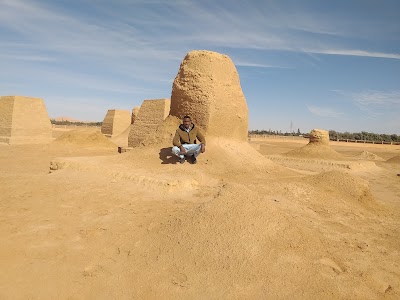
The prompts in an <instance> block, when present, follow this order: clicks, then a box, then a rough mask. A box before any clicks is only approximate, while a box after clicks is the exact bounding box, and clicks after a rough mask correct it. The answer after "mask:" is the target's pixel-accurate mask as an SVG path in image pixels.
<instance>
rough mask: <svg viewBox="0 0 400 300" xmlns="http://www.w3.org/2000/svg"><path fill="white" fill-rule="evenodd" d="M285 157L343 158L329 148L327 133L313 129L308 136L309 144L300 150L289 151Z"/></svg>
mask: <svg viewBox="0 0 400 300" xmlns="http://www.w3.org/2000/svg"><path fill="white" fill-rule="evenodd" d="M285 156H289V157H296V158H313V159H314V158H315V159H328V160H329V159H335V160H342V159H344V158H343V156H342V155H341V154H340V153H338V152H336V151H335V150H333V149H332V148H331V147H330V146H329V132H328V131H327V130H323V129H313V130H311V132H310V134H309V143H308V144H307V145H305V146H303V147H301V148H298V149H294V150H291V151H289V152H287V153H286V154H285Z"/></svg>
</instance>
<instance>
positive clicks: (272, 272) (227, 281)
mask: <svg viewBox="0 0 400 300" xmlns="http://www.w3.org/2000/svg"><path fill="white" fill-rule="evenodd" d="M298 225H299V224H298ZM140 248H141V249H146V250H145V251H144V252H142V251H140V250H139V249H138V250H139V251H138V252H137V253H135V265H136V266H137V268H138V269H139V268H140V269H141V270H143V274H142V275H143V276H141V278H136V280H138V282H136V284H137V285H138V286H141V289H140V290H138V295H137V296H138V297H139V298H143V296H144V295H147V296H150V295H151V296H154V297H155V296H156V295H164V296H165V297H166V298H177V296H183V297H184V298H193V297H195V296H196V293H198V291H199V290H202V297H203V298H207V299H222V298H223V299H229V298H241V297H245V298H249V299H250V298H253V299H254V298H262V295H264V296H265V293H266V292H267V291H268V293H267V294H268V295H269V296H270V297H272V298H273V296H275V297H276V296H278V295H279V297H281V298H285V296H286V297H289V296H294V294H292V293H293V291H286V292H285V291H284V290H281V289H280V288H278V286H279V285H280V284H279V282H283V281H284V282H286V284H287V285H290V284H291V282H293V281H297V284H299V281H301V283H302V284H301V285H302V286H303V287H304V291H306V293H309V296H311V295H313V293H315V292H317V291H318V292H321V290H322V288H323V287H324V288H326V287H327V286H326V284H327V282H328V280H326V279H325V280H324V279H323V278H321V280H324V281H325V282H326V283H325V285H321V284H319V285H315V284H314V281H315V280H316V279H317V278H318V279H320V276H317V275H318V274H317V268H318V263H316V264H314V263H313V261H318V259H319V258H321V257H320V253H321V252H322V249H323V245H322V243H321V241H319V240H318V238H316V237H314V234H313V232H312V230H310V229H308V228H304V229H300V226H297V225H296V221H293V220H290V219H288V218H287V216H285V214H284V213H283V212H282V211H280V210H279V208H278V207H277V206H276V205H275V206H274V205H273V204H272V203H271V202H270V201H266V199H263V198H262V197H260V196H259V195H258V194H257V193H254V192H252V191H251V190H249V189H247V188H246V187H244V186H227V187H225V188H224V189H222V190H221V192H220V193H219V194H218V195H217V196H216V198H215V199H214V200H212V201H210V202H208V203H206V204H203V205H201V206H199V207H198V208H195V209H193V210H190V211H187V212H186V213H183V214H182V215H180V216H176V217H174V218H172V219H171V220H169V222H167V223H166V224H162V225H161V226H160V227H158V228H154V230H153V231H152V232H151V234H150V235H149V236H148V237H146V239H145V240H144V241H142V242H141V243H140ZM299 251H301V253H302V255H301V256H299V254H298V253H299ZM133 252H136V250H134V251H133ZM141 257H146V259H145V261H146V263H145V265H146V267H144V265H143V259H142V258H141ZM136 259H137V260H136ZM338 269H340V267H338ZM295 270H296V272H297V271H298V270H302V272H304V274H308V275H307V276H304V277H303V276H293V272H295ZM155 274H157V275H155ZM149 278H151V281H150V282H149V281H148V280H149ZM310 278H313V280H312V281H310ZM221 287H223V289H221ZM327 290H329V291H332V290H335V289H334V287H330V288H327ZM336 292H338V289H336ZM197 296H198V294H197ZM303 296H304V295H303ZM178 298H179V297H178Z"/></svg>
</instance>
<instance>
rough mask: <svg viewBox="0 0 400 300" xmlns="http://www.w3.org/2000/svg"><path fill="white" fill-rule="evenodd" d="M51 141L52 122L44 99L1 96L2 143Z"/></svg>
mask: <svg viewBox="0 0 400 300" xmlns="http://www.w3.org/2000/svg"><path fill="white" fill-rule="evenodd" d="M51 141H52V130H51V123H50V119H49V115H48V114H47V110H46V106H45V104H44V101H43V99H40V98H32V97H23V96H2V97H0V143H6V144H41V143H49V142H51Z"/></svg>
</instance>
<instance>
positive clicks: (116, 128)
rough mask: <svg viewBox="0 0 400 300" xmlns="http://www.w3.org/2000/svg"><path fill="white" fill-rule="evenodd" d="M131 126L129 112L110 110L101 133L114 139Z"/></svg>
mask: <svg viewBox="0 0 400 300" xmlns="http://www.w3.org/2000/svg"><path fill="white" fill-rule="evenodd" d="M130 124H131V112H130V111H129V110H118V109H109V110H108V111H107V114H106V116H105V117H104V120H103V124H102V125H101V133H103V134H105V135H106V136H109V137H113V136H117V135H119V134H121V133H122V132H123V131H124V130H125V129H126V128H128V126H129V125H130Z"/></svg>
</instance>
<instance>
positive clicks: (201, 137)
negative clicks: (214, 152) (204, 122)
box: [196, 130, 206, 153]
mask: <svg viewBox="0 0 400 300" xmlns="http://www.w3.org/2000/svg"><path fill="white" fill-rule="evenodd" d="M196 137H197V138H198V139H199V142H200V143H201V153H204V152H206V138H205V137H204V135H203V133H202V132H201V131H200V130H197V135H196Z"/></svg>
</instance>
